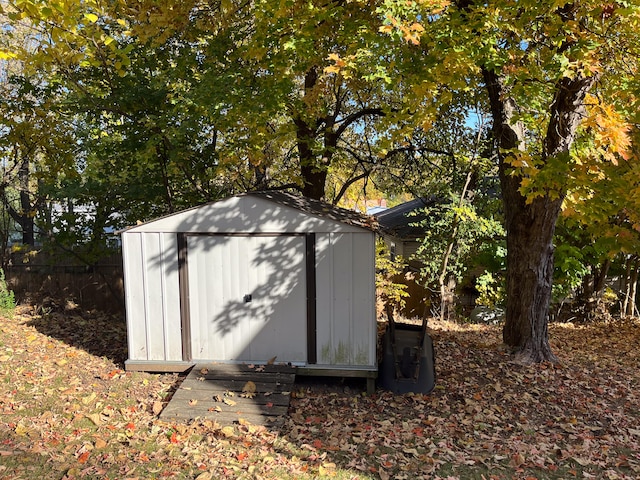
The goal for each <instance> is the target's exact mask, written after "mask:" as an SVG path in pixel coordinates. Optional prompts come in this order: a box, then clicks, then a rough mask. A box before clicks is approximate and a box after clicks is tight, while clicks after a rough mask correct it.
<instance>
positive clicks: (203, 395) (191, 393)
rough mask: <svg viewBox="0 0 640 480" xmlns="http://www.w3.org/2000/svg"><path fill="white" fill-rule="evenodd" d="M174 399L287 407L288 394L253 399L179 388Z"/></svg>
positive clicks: (225, 393)
mask: <svg viewBox="0 0 640 480" xmlns="http://www.w3.org/2000/svg"><path fill="white" fill-rule="evenodd" d="M173 396H174V398H177V399H184V400H198V401H199V402H220V401H221V400H218V398H221V399H228V400H232V401H234V402H236V403H239V404H245V403H250V404H253V405H267V404H273V405H286V406H288V405H289V398H290V397H289V394H288V393H287V394H282V393H274V394H272V395H264V394H257V395H255V396H254V397H253V398H248V397H243V396H241V394H240V392H233V395H232V396H230V395H229V391H228V390H225V391H212V390H208V389H206V388H204V389H189V388H186V389H185V388H180V389H178V390H177V391H176V392H175V393H174V394H173Z"/></svg>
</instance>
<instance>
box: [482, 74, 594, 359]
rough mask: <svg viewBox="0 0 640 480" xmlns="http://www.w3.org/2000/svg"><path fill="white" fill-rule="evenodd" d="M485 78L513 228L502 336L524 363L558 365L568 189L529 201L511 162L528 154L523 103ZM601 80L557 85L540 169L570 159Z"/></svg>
mask: <svg viewBox="0 0 640 480" xmlns="http://www.w3.org/2000/svg"><path fill="white" fill-rule="evenodd" d="M483 76H484V80H485V85H486V88H487V92H488V95H489V103H490V106H491V113H492V116H493V122H494V123H493V135H494V138H495V141H496V144H497V145H496V146H497V147H498V149H499V167H500V184H501V187H502V196H503V205H504V212H505V223H506V230H507V291H506V294H507V308H506V317H505V325H504V329H503V334H502V337H503V340H504V342H505V343H506V344H507V345H508V346H510V347H512V348H513V349H514V352H515V353H516V361H518V362H520V363H525V364H526V363H533V362H542V361H553V362H555V361H557V358H556V356H555V355H554V354H553V352H552V351H551V347H550V345H549V336H548V315H549V305H550V301H551V287H552V283H553V235H554V233H555V226H556V221H557V219H558V215H559V214H560V208H561V206H562V201H563V198H564V195H565V191H564V190H560V191H553V192H546V193H544V194H543V195H541V196H538V197H536V198H534V199H532V200H530V201H527V198H525V197H523V195H522V193H521V192H520V187H521V184H522V178H523V177H522V176H521V174H518V172H513V171H512V169H511V166H510V165H508V164H507V163H506V160H508V159H509V156H510V155H511V152H513V151H515V150H520V151H524V150H526V143H525V140H526V139H527V135H526V129H525V127H524V125H523V124H522V123H521V122H519V121H517V120H516V117H517V113H518V105H517V103H516V102H515V101H514V100H513V98H511V97H510V94H509V91H508V89H507V88H505V86H504V84H503V83H502V78H501V77H500V75H499V74H498V73H496V72H495V71H493V70H489V69H487V68H483ZM595 81H596V77H588V78H585V77H580V76H578V77H576V78H574V79H570V78H566V77H564V78H561V79H560V80H559V81H558V83H557V84H556V93H555V96H554V99H553V102H552V103H551V106H550V112H549V125H548V129H547V132H546V135H545V137H544V139H543V142H542V151H541V154H540V160H541V167H540V168H545V165H546V163H547V161H548V160H549V159H550V158H552V157H558V156H562V155H568V152H569V149H570V147H571V145H572V144H573V141H574V140H575V135H576V131H577V128H578V126H579V125H580V122H581V121H582V119H583V118H584V105H583V101H584V97H585V95H586V94H587V92H588V91H589V90H590V88H591V86H592V85H593V84H594V83H595ZM531 150H535V149H531Z"/></svg>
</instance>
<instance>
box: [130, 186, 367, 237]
mask: <svg viewBox="0 0 640 480" xmlns="http://www.w3.org/2000/svg"><path fill="white" fill-rule="evenodd" d="M265 202H266V203H265ZM259 203H262V207H261V208H258V204H259ZM269 205H270V206H269ZM328 223H331V224H334V225H338V226H340V225H341V226H342V227H341V229H343V230H344V229H346V230H353V228H354V227H355V228H357V229H367V230H375V229H376V226H377V224H376V221H375V218H374V217H371V216H368V215H362V214H360V213H358V212H354V211H351V210H346V209H344V208H339V207H336V206H333V205H330V204H328V203H325V202H321V201H318V200H313V199H310V198H306V197H302V196H298V195H293V194H291V193H286V192H281V191H262V192H249V193H243V194H239V195H235V196H233V197H229V198H225V199H222V200H218V201H215V202H210V203H207V204H204V205H199V206H197V207H193V208H190V209H187V210H183V211H181V212H177V213H174V214H171V215H167V216H164V217H161V218H158V219H155V220H151V221H149V222H145V223H142V224H139V225H136V226H134V227H130V228H128V229H127V230H125V232H134V231H135V232H145V231H146V232H152V231H153V232H158V231H165V232H166V231H176V232H197V231H218V232H234V231H238V232H265V231H312V230H314V228H322V226H323V225H324V226H325V227H326V225H327V224H328ZM339 228H340V227H339Z"/></svg>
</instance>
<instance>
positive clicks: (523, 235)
mask: <svg viewBox="0 0 640 480" xmlns="http://www.w3.org/2000/svg"><path fill="white" fill-rule="evenodd" d="M514 183H515V182H513V181H512V182H509V181H503V182H502V185H503V191H502V194H503V198H504V209H505V217H506V219H507V221H506V223H507V285H506V288H507V309H506V317H505V318H506V323H505V325H504V330H503V332H502V338H503V340H504V342H505V343H506V344H507V345H509V346H511V347H513V348H514V349H515V350H516V353H517V355H516V360H517V361H520V362H522V363H531V362H542V361H556V360H557V359H556V357H555V355H554V354H553V352H552V351H551V347H550V345H549V336H548V332H547V324H548V315H549V304H550V302H551V288H552V284H553V234H554V232H555V225H556V221H557V219H558V215H559V213H560V206H561V204H562V200H561V199H556V200H552V199H550V198H549V197H541V198H537V199H535V200H534V201H533V202H531V203H530V204H527V203H526V202H525V200H524V198H523V197H522V195H521V194H520V192H519V191H518V190H517V188H515V185H513V184H514Z"/></svg>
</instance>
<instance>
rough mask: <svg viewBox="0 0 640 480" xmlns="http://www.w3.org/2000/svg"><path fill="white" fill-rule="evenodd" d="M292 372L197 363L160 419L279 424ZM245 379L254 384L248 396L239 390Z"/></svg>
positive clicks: (286, 368)
mask: <svg viewBox="0 0 640 480" xmlns="http://www.w3.org/2000/svg"><path fill="white" fill-rule="evenodd" d="M294 372H295V369H294V368H293V367H290V366H288V365H261V366H258V367H256V366H249V365H227V364H198V365H196V366H195V367H194V368H193V369H192V370H191V371H190V372H189V374H188V375H187V377H186V378H185V380H184V381H183V382H182V384H181V385H180V387H179V388H178V390H177V391H176V392H175V393H174V394H173V397H172V398H171V401H170V402H169V404H168V405H167V406H166V407H165V409H164V411H163V412H162V413H161V414H160V418H161V419H162V420H166V421H188V420H190V419H196V418H206V419H209V420H214V421H216V422H218V423H220V424H221V425H228V424H232V423H237V422H239V421H240V420H241V419H242V420H244V421H247V422H249V423H252V424H256V425H266V426H268V427H273V428H275V427H279V426H281V425H282V424H283V423H284V418H285V417H286V415H287V411H288V409H289V401H290V395H289V392H290V391H291V389H292V388H293V383H294V381H295V373H294ZM249 381H251V382H253V385H254V386H255V391H254V392H250V393H251V395H247V394H246V392H243V389H246V386H247V382H249Z"/></svg>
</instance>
